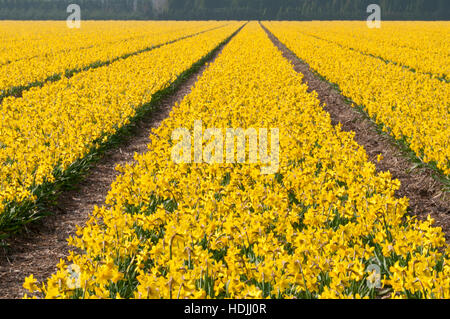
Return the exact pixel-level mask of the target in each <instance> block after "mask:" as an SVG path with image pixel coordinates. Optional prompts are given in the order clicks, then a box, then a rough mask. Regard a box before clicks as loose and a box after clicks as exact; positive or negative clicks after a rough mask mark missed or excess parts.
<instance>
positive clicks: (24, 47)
mask: <svg viewBox="0 0 450 319" xmlns="http://www.w3.org/2000/svg"><path fill="white" fill-rule="evenodd" d="M23 24H25V25H29V24H33V22H23ZM34 24H36V22H34ZM41 24H42V25H44V26H46V28H45V29H44V30H46V31H47V32H42V33H41V32H39V29H38V30H36V29H34V28H33V29H31V30H32V31H28V32H24V33H19V34H17V37H12V38H9V39H8V40H5V41H3V42H2V44H3V43H4V48H3V50H2V51H0V61H3V63H1V62H0V95H2V94H5V93H6V92H8V91H9V90H11V89H12V88H14V87H21V86H27V85H29V84H31V83H34V82H41V81H44V80H46V79H48V78H50V77H52V76H54V75H58V74H59V75H61V74H62V75H64V74H65V72H66V71H71V70H78V69H83V68H85V67H87V66H89V65H92V64H95V63H98V62H107V61H110V60H113V59H115V58H118V57H121V56H124V55H126V54H130V53H133V52H137V51H140V50H143V49H146V48H150V47H152V46H156V45H159V44H163V43H166V42H170V41H173V40H176V39H179V38H182V37H185V36H188V35H191V34H195V33H198V32H201V31H205V30H209V29H213V28H217V27H220V26H223V25H225V24H227V23H226V22H218V21H209V22H205V21H204V22H173V21H171V22H159V23H158V22H120V23H119V22H115V23H114V22H98V21H95V22H85V23H83V26H82V28H80V29H79V30H78V29H69V28H67V26H66V25H65V21H60V22H50V26H49V25H48V23H46V22H41ZM41 24H38V25H37V26H39V25H41ZM16 25H17V22H2V23H1V26H2V28H6V29H7V30H9V29H11V30H14V28H15V27H16ZM37 26H36V27H37ZM30 38H31V40H30ZM30 42H31V43H30ZM8 61H10V62H9V63H8Z"/></svg>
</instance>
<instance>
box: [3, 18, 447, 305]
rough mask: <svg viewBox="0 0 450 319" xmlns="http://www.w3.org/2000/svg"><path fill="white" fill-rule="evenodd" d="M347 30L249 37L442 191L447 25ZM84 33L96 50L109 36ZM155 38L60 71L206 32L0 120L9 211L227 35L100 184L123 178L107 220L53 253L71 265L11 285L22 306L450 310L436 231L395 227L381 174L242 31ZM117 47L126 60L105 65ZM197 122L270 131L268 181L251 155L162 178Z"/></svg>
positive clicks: (84, 76) (323, 27)
mask: <svg viewBox="0 0 450 319" xmlns="http://www.w3.org/2000/svg"><path fill="white" fill-rule="evenodd" d="M149 23H150V22H149ZM359 23H360V25H358V23H357V22H351V23H350V22H348V23H347V22H345V23H344V22H329V23H328V22H307V23H306V22H305V23H300V22H263V25H264V26H266V27H267V28H268V29H269V30H270V31H271V32H273V34H274V35H275V36H276V37H278V39H279V40H280V41H281V42H282V43H284V44H285V45H286V46H287V47H288V48H289V49H291V50H292V51H293V52H294V53H295V54H296V55H297V56H298V57H299V58H301V59H302V60H304V61H305V62H307V63H308V64H309V65H310V66H311V68H312V69H314V70H315V71H317V73H319V74H320V75H322V76H323V77H325V78H326V79H327V80H328V81H330V82H332V83H335V84H337V85H339V87H340V89H341V90H342V94H343V95H345V96H347V97H348V98H350V99H352V100H353V101H354V102H355V103H357V104H358V105H362V106H364V107H365V108H366V109H367V112H368V113H369V114H370V115H371V116H373V117H374V118H375V119H376V121H377V122H378V123H382V124H383V125H385V129H386V131H387V132H389V133H390V134H392V135H393V136H394V137H395V138H398V139H405V141H406V142H407V143H408V144H409V145H410V147H411V149H412V150H414V151H415V152H416V154H417V156H419V157H421V158H422V159H423V160H424V161H425V162H435V163H436V166H437V167H438V168H439V169H440V170H442V171H443V172H445V174H447V175H448V174H449V173H450V166H449V159H450V147H449V137H450V125H449V123H450V122H449V115H450V113H449V96H450V91H449V89H448V85H449V84H448V82H447V79H448V77H447V76H448V75H449V70H448V65H449V64H448V63H447V62H446V61H448V54H447V55H443V53H442V51H441V50H446V52H448V48H449V47H448V44H449V43H448V40H446V41H442V39H441V37H442V35H448V31H449V30H448V29H449V27H450V25H449V24H448V23H441V24H438V23H431V24H427V23H423V25H421V26H420V27H418V26H417V25H414V26H413V25H409V24H408V23H406V22H405V23H403V22H395V23H394V22H392V25H391V24H388V23H387V24H386V31H379V32H380V34H378V33H376V32H377V31H373V34H372V30H363V29H362V25H363V23H362V22H359ZM99 24H100V27H101V28H105V29H106V32H113V33H115V29H114V28H116V27H117V28H118V26H115V25H114V24H111V29H108V27H107V23H106V22H105V23H103V22H102V23H100V22H99ZM154 24H155V26H156V29H153V31H152V32H150V31H148V30H147V31H141V30H143V29H146V27H145V25H141V24H139V23H138V24H136V25H132V26H129V27H127V28H124V29H123V30H119V31H118V33H115V35H114V38H113V40H111V41H110V42H108V43H105V42H104V41H102V40H101V39H99V38H97V37H96V36H94V35H93V34H90V33H89V30H86V31H83V32H87V34H86V35H85V36H86V38H87V39H89V41H90V42H89V41H88V42H89V43H86V44H84V43H82V41H81V40H80V41H79V42H77V41H75V43H76V48H78V49H74V48H71V49H68V50H70V52H72V51H73V52H74V53H73V54H76V53H75V51H76V50H84V49H83V48H84V47H85V46H89V44H91V45H92V46H93V48H94V47H95V48H96V49H93V50H94V51H92V54H90V55H89V56H88V55H86V57H84V56H82V57H81V58H80V62H76V63H81V64H82V65H88V64H89V63H92V62H93V61H95V60H98V59H110V58H111V54H112V55H115V56H117V55H121V54H123V53H125V52H130V51H133V50H134V51H138V50H140V49H142V48H145V47H149V43H151V44H156V43H164V42H168V41H169V40H170V39H177V38H181V37H183V35H184V36H185V35H188V34H196V33H199V32H200V31H202V30H203V31H205V32H203V33H200V34H196V35H194V36H192V37H188V38H186V39H182V40H179V41H176V42H174V43H171V44H166V45H163V46H161V47H159V48H157V49H153V50H150V51H148V52H142V53H139V54H136V55H133V56H131V57H128V58H126V59H123V60H122V59H120V60H117V61H115V62H113V63H111V64H108V65H104V66H101V67H98V68H92V69H89V70H86V71H83V72H79V73H77V74H75V75H74V76H72V77H70V78H64V77H63V78H61V79H60V80H57V81H55V82H52V83H46V84H44V85H43V86H42V87H36V88H31V89H29V90H25V91H24V92H23V96H22V97H6V98H5V99H4V100H3V101H2V103H1V104H0V110H1V115H2V122H1V126H0V146H1V147H0V162H3V163H4V164H3V165H2V166H0V167H1V171H0V187H1V188H0V202H3V206H1V207H0V211H2V210H5V209H6V208H8V207H10V206H9V205H10V203H12V202H15V203H17V202H20V201H24V200H36V198H34V197H33V196H34V194H33V191H32V190H33V187H35V186H36V185H39V184H42V183H44V182H46V181H50V182H51V181H52V180H53V178H54V177H52V176H53V175H52V172H53V171H54V168H55V167H61V169H63V170H64V169H68V168H70V165H71V164H72V163H73V162H74V161H76V160H77V159H80V158H83V156H85V155H86V154H87V153H88V151H89V150H90V149H91V148H92V147H95V146H96V145H97V144H98V143H100V142H101V141H102V139H104V138H107V137H108V136H109V135H111V134H114V132H115V131H116V130H117V129H118V128H119V127H121V126H123V125H126V124H127V121H129V119H130V118H131V117H133V116H134V115H135V113H136V110H137V109H138V108H139V107H140V106H141V105H143V104H145V103H147V102H148V101H149V100H151V97H152V95H153V94H155V92H157V91H159V90H161V89H163V88H164V87H167V86H168V85H169V84H170V83H171V82H173V81H175V79H176V78H177V77H178V76H179V75H180V74H181V73H182V72H183V71H185V70H187V69H189V68H190V67H191V65H192V64H194V63H195V62H196V61H198V60H200V59H201V58H202V57H204V56H205V55H207V54H208V53H209V52H211V51H212V50H213V49H214V48H216V47H217V46H218V45H219V44H220V43H223V42H224V41H225V40H226V39H228V38H229V37H230V36H231V35H232V34H235V35H234V37H233V38H232V39H231V41H230V42H228V43H227V44H226V45H225V46H224V47H223V50H222V51H221V52H220V54H219V55H218V57H217V58H216V59H215V60H214V62H212V63H210V64H208V67H207V68H206V70H205V71H204V72H203V74H202V75H201V77H199V78H198V80H197V82H196V84H195V86H194V87H193V88H192V91H191V92H190V93H189V94H187V95H186V96H185V97H184V99H183V100H182V101H181V102H180V103H179V104H177V105H176V106H175V107H174V108H173V109H172V111H171V113H170V115H169V116H168V117H167V118H166V119H165V120H164V121H163V122H162V123H161V125H160V126H159V127H158V128H155V129H153V134H152V136H151V139H150V143H149V145H148V151H147V152H146V153H144V154H142V155H136V156H135V160H136V161H135V163H130V164H127V165H123V166H118V167H117V170H118V171H119V172H121V173H122V174H121V175H119V176H118V177H117V179H116V180H115V181H114V182H113V184H112V189H111V191H110V192H109V194H108V196H107V199H106V205H105V206H102V207H96V208H95V209H94V211H93V212H92V214H91V216H90V219H89V221H88V222H87V224H86V225H85V226H83V227H79V228H78V231H77V236H75V237H71V238H70V239H69V244H70V245H72V246H74V247H75V250H74V251H73V252H71V253H70V255H69V256H68V258H67V260H61V261H60V263H59V264H58V265H57V267H58V271H57V272H56V273H55V274H54V275H52V276H51V277H50V278H48V279H47V280H45V281H44V282H38V281H37V280H36V279H35V277H34V276H33V275H30V276H28V277H27V278H26V279H25V282H24V284H23V286H24V287H25V288H26V289H27V290H28V291H29V295H28V296H26V297H30V296H40V297H46V298H138V299H140V298H142V299H145V298H151V299H159V298H450V248H449V246H448V244H447V243H446V241H445V237H444V233H443V232H442V229H440V228H439V227H435V226H433V220H432V219H431V218H429V219H427V220H418V219H417V218H415V217H411V216H410V215H409V214H408V212H407V209H408V198H399V197H397V196H396V195H395V192H396V191H397V190H398V189H399V187H400V182H399V181H398V180H396V179H393V178H392V176H391V174H390V172H389V171H387V172H377V170H376V168H375V165H374V164H373V163H371V162H369V160H368V156H367V154H366V151H365V150H364V148H363V147H361V146H360V145H358V144H357V143H356V142H355V141H354V139H353V138H354V133H352V132H344V131H343V130H341V127H340V125H337V126H333V125H332V122H331V119H330V115H329V114H328V113H327V112H326V111H325V110H324V109H323V108H322V105H321V104H320V102H319V99H318V96H317V93H316V92H312V93H309V91H308V87H307V85H306V84H303V83H302V79H303V75H302V74H301V73H297V72H296V71H294V69H293V66H292V64H291V63H290V62H288V60H286V59H285V58H284V57H283V55H282V52H281V51H279V50H278V49H277V48H276V47H275V46H274V44H273V43H272V42H271V41H270V39H269V37H268V36H267V34H266V33H265V31H264V30H263V28H262V27H261V26H260V25H259V24H258V23H257V22H249V23H247V24H246V25H245V26H244V27H243V29H240V31H239V32H238V33H235V32H236V31H237V30H238V29H239V27H241V26H242V25H243V24H244V23H238V22H228V23H223V22H221V23H219V22H214V23H213V22H207V23H206V22H204V23H198V22H196V23H192V24H190V23H188V22H183V25H178V24H174V25H171V24H170V23H169V22H167V23H166V22H164V23H161V24H160V23H154ZM184 24H185V25H187V26H188V28H186V27H185V25H184ZM347 24H350V25H353V24H355V25H356V27H355V28H353V27H349V26H348V25H347ZM397 25H398V26H399V27H400V28H403V29H399V28H397ZM6 27H9V25H8V24H6ZM1 28H5V26H4V25H2V24H1V23H0V29H1ZM23 28H24V30H25V29H26V28H25V27H23ZM47 28H48V29H47ZM416 28H418V29H425V30H428V31H429V34H431V36H430V43H429V45H428V46H421V44H420V43H419V41H420V40H418V39H419V38H420V36H421V34H420V32H419V31H418V33H415V35H414V34H413V35H411V37H410V38H406V39H405V38H401V39H399V40H398V41H397V39H394V37H398V34H397V32H400V33H401V30H404V29H408V30H409V29H410V30H412V31H411V32H413V31H414V30H416ZM182 30H186V31H182ZM349 30H351V31H349ZM381 30H384V29H381ZM24 32H25V31H24ZM122 32H123V33H122ZM183 32H184V33H183ZM57 33H58V31H57V30H56V29H54V28H53V27H51V26H46V29H43V31H42V34H33V33H32V34H30V35H27V36H30V37H35V38H36V41H40V40H39V39H40V37H44V38H45V39H52V38H54V37H55V36H56V35H55V34H57ZM128 33H132V34H135V35H136V37H137V38H136V41H135V42H133V41H134V40H133V41H131V40H127V36H128ZM139 34H141V35H142V38H139ZM2 37H3V38H4V39H5V40H6V41H7V42H8V43H9V45H10V48H8V49H5V50H4V51H2V53H0V56H2V58H1V59H2V60H0V61H3V64H4V65H3V66H2V67H8V65H10V66H11V67H13V66H12V65H15V63H16V62H17V63H19V62H20V61H23V60H20V57H19V56H17V57H18V59H16V61H15V62H14V61H12V59H11V57H10V56H9V57H8V53H7V52H12V51H13V50H14V49H13V47H15V46H17V47H20V45H23V41H22V39H20V38H15V37H14V36H13V35H10V34H8V33H6V35H2ZM67 37H68V38H71V37H75V39H78V38H77V36H74V35H67ZM390 37H391V38H390ZM416 37H417V38H416ZM355 38H357V39H358V40H359V39H361V40H362V41H361V42H360V43H359V42H357V41H355ZM149 39H150V40H149ZM116 41H117V42H116ZM128 41H131V42H132V43H133V44H131V42H130V43H128ZM122 42H124V43H125V42H126V43H128V44H130V45H131V46H132V47H128V46H127V45H125V44H124V47H123V48H122V49H120V50H121V51H120V50H119V49H117V48H112V47H113V46H114V45H117V43H122ZM373 43H376V45H373V47H374V49H373V50H372V44H373ZM442 43H444V44H442ZM438 45H439V46H440V47H438ZM376 46H379V47H376ZM109 47H111V51H108V50H109V49H107V48H109ZM375 47H376V48H375ZM65 48H66V47H65V44H64V43H61V44H60V45H59V46H58V47H57V48H48V47H46V46H45V45H42V47H39V48H37V49H36V51H29V52H23V59H24V60H26V59H33V57H34V56H35V55H39V56H42V57H43V56H46V55H52V54H53V55H59V54H62V53H61V52H62V50H66V49H65ZM102 48H103V49H102ZM8 50H9V51H8ZM33 50H34V49H33ZM102 50H103V51H102ZM119 51H120V52H119ZM44 52H47V53H44ZM86 52H87V51H86ZM89 52H91V51H89ZM70 54H72V53H70ZM3 55H5V56H3ZM62 55H63V54H62ZM418 55H420V56H421V57H422V58H418ZM65 59H66V58H64V59H62V60H61V61H60V62H61V64H60V65H58V66H54V67H53V66H50V68H49V70H50V69H51V70H50V73H51V72H53V73H55V72H63V71H64V69H67V68H74V67H78V65H77V66H75V65H72V64H70V63H72V62H71V61H69V60H71V58H69V59H68V60H67V61H66V60H65ZM446 59H447V60H446ZM388 60H392V61H395V62H396V63H390V62H388ZM20 63H21V62H20ZM44 64H45V63H44ZM45 65H47V64H45ZM406 66H407V67H406ZM411 68H414V69H415V71H414V72H413V71H412V70H411ZM46 72H47V71H44V70H42V74H41V75H39V76H41V78H44V77H45V76H48V74H50V73H46ZM0 76H2V77H3V76H4V74H3V72H2V73H1V75H0ZM32 76H33V79H35V78H38V75H36V77H35V75H32ZM29 79H31V77H30V78H29ZM9 80H11V81H12V79H8V81H9ZM2 81H3V80H2ZM28 81H31V80H28ZM8 83H9V84H8ZM11 83H12V84H11ZM15 83H16V82H14V83H13V82H2V85H3V86H4V87H9V86H11V85H15ZM17 83H19V82H17ZM19 84H20V83H19ZM21 85H23V83H22V84H21ZM199 120H200V121H201V122H202V127H201V129H202V132H203V133H206V131H207V129H213V128H219V131H222V132H223V133H225V128H230V127H231V128H243V129H251V128H266V129H270V128H278V129H279V147H280V149H279V165H278V170H277V172H276V173H274V174H261V168H262V167H263V163H262V157H263V155H262V154H259V159H260V161H259V162H257V163H252V164H247V163H239V162H237V163H228V162H227V163H225V162H215V163H204V162H200V161H194V162H185V163H176V162H175V161H173V160H172V156H171V154H172V149H173V147H174V145H175V144H176V141H175V140H174V139H173V132H174V131H175V130H177V129H178V128H180V127H182V128H185V129H187V130H188V131H192V130H194V131H195V126H196V125H197V124H196V123H198V121H199ZM207 142H208V141H206V140H203V142H202V143H203V144H202V145H203V146H205V147H207V145H208V143H207ZM194 143H195V141H194ZM272 143H273V141H271V146H272ZM249 144H250V143H249ZM222 147H223V145H222ZM249 149H250V145H247V150H249ZM216 151H217V149H216ZM222 151H223V150H222ZM193 155H194V157H195V156H196V155H195V152H193ZM0 216H1V213H0Z"/></svg>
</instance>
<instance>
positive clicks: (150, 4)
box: [0, 0, 450, 20]
mask: <svg viewBox="0 0 450 319" xmlns="http://www.w3.org/2000/svg"><path fill="white" fill-rule="evenodd" d="M71 3H76V4H79V5H80V7H81V9H82V18H83V19H178V20H206V19H216V20H221V19H234V20H342V19H345V20H363V19H365V18H366V17H367V16H368V13H367V12H366V8H367V6H368V5H369V4H371V3H377V4H379V5H380V6H381V9H382V18H383V19H384V20H449V18H450V0H0V19H65V18H66V17H67V16H68V14H67V13H66V8H67V6H68V4H71Z"/></svg>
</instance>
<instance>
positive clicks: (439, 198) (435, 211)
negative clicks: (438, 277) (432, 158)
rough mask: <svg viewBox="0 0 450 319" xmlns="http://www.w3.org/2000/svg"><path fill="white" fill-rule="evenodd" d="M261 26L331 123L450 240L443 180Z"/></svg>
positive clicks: (415, 212)
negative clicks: (411, 157)
mask: <svg viewBox="0 0 450 319" xmlns="http://www.w3.org/2000/svg"><path fill="white" fill-rule="evenodd" d="M260 25H261V27H262V28H263V29H264V30H265V31H266V33H267V35H268V36H269V38H270V40H272V42H273V44H274V45H275V46H276V47H277V48H278V49H279V50H280V51H281V52H282V53H283V56H284V57H285V58H286V59H287V60H289V61H290V62H291V63H292V64H293V67H294V70H295V71H297V72H299V73H302V74H303V76H304V77H303V83H305V84H306V85H308V88H309V89H308V92H312V91H316V92H317V94H318V99H319V100H320V102H321V104H322V106H323V108H324V109H325V111H327V112H328V113H329V114H330V116H331V121H332V123H333V125H337V124H338V123H341V125H342V130H343V131H347V132H349V131H353V132H355V141H356V142H357V143H358V144H359V145H361V146H363V147H364V149H365V151H366V153H367V155H368V157H369V160H370V161H371V162H372V163H374V164H375V165H376V168H377V171H379V172H381V171H390V172H391V175H392V177H393V178H395V179H398V180H399V181H400V182H401V186H400V189H399V190H398V191H397V193H396V195H397V196H399V197H404V196H405V197H408V198H409V206H410V213H411V214H412V215H415V216H417V217H418V218H419V219H422V220H423V219H426V218H427V216H428V214H429V215H430V216H431V217H432V218H434V219H435V226H437V227H441V228H442V230H443V232H444V233H445V236H446V240H447V242H450V194H449V193H448V192H445V191H444V189H445V188H444V185H443V184H442V183H440V182H439V181H437V180H436V179H434V178H433V171H432V170H431V169H430V168H425V167H416V166H417V165H415V164H414V163H412V162H411V161H410V160H409V159H408V158H407V156H405V155H404V154H403V153H402V151H401V150H400V148H399V147H398V146H397V145H395V143H393V141H392V139H391V138H390V137H387V136H383V135H382V134H380V133H378V131H377V128H376V125H375V124H374V123H373V122H372V121H371V120H370V119H369V118H367V117H366V116H364V115H363V114H361V113H360V112H358V111H357V110H355V109H354V108H353V107H352V106H351V105H349V104H347V103H346V101H345V98H344V97H343V96H342V95H341V94H340V92H338V91H337V90H336V89H335V88H333V87H332V86H331V85H330V84H329V83H327V82H325V81H323V80H321V79H319V77H317V76H316V75H315V74H314V72H313V71H312V70H311V68H310V67H309V65H308V64H306V63H304V62H303V61H302V60H300V59H299V58H298V57H297V56H296V55H295V54H294V53H293V52H292V51H290V50H289V49H288V48H287V47H286V46H285V45H284V44H283V43H281V42H280V41H279V40H278V39H277V38H276V37H275V36H274V35H273V34H272V33H271V32H270V31H269V30H268V29H267V28H266V27H265V26H264V25H263V24H260ZM379 154H382V156H383V157H384V159H382V160H381V161H380V162H378V161H377V157H378V155H379Z"/></svg>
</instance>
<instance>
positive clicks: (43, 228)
mask: <svg viewBox="0 0 450 319" xmlns="http://www.w3.org/2000/svg"><path fill="white" fill-rule="evenodd" d="M222 49H223V46H222V48H220V50H218V51H217V52H216V53H215V54H214V55H213V56H212V58H211V59H210V60H209V61H208V62H213V61H214V60H215V59H216V57H217V56H218V55H219V53H220V52H221V51H222ZM206 68H207V65H206V64H205V65H203V66H202V67H201V68H200V69H199V70H198V71H197V72H195V73H194V74H192V75H191V76H190V77H189V78H188V79H187V80H186V81H185V82H184V83H183V84H181V86H180V87H179V88H178V89H177V90H176V92H174V93H173V94H171V95H170V96H167V97H166V98H164V99H163V100H161V101H160V102H159V103H158V105H157V106H156V107H155V110H154V111H152V112H150V113H149V114H148V115H147V116H146V117H145V118H144V119H142V120H141V121H140V122H139V123H138V125H137V129H136V134H135V135H134V136H133V137H130V138H128V139H127V141H126V142H125V143H124V144H122V145H121V146H120V147H119V148H116V149H113V150H111V151H109V152H107V154H105V156H104V158H102V159H101V160H100V161H99V162H98V163H97V164H96V165H94V167H93V168H92V169H90V171H89V172H88V174H87V176H86V177H85V179H84V180H83V181H82V182H81V183H80V184H79V187H78V189H76V190H70V191H65V192H64V193H63V194H62V195H61V196H60V198H59V201H58V205H57V206H58V208H55V211H54V212H53V214H52V215H51V216H49V217H46V218H45V219H43V220H41V221H40V222H38V223H36V224H34V225H32V226H29V227H28V228H27V229H26V232H25V233H22V234H21V235H18V236H16V237H14V238H11V239H9V240H8V246H9V248H8V249H0V299H13V298H21V297H22V296H23V294H24V293H26V291H25V289H24V288H23V287H22V284H23V282H24V278H25V277H27V276H29V275H30V274H33V275H34V277H35V278H36V279H37V280H38V281H40V282H42V281H44V280H45V279H46V278H48V277H49V276H51V275H52V274H53V273H55V271H56V265H57V264H58V263H59V260H60V259H65V257H66V256H68V253H69V250H70V247H69V246H68V244H67V238H69V237H70V236H75V233H76V227H77V226H81V227H82V226H83V225H84V224H85V223H86V222H87V220H88V219H89V216H90V213H91V212H92V210H93V208H94V206H95V205H97V206H99V207H100V206H102V205H103V204H104V202H105V198H106V195H107V194H108V192H109V190H110V188H111V183H112V182H113V181H114V180H115V178H116V176H117V175H118V174H119V173H118V172H117V171H116V170H115V167H116V165H118V164H121V165H122V166H123V165H124V164H126V163H130V162H133V161H134V154H135V153H138V154H142V153H145V152H146V151H147V145H148V144H149V142H150V135H151V129H152V128H155V127H158V126H159V125H160V123H161V122H162V121H163V120H164V119H165V118H166V117H167V116H168V115H169V113H170V111H171V109H172V107H173V106H174V105H175V103H177V102H181V100H182V99H183V98H184V97H185V96H186V95H187V94H189V93H190V92H191V89H192V87H193V86H194V84H195V83H196V82H197V79H198V78H199V77H200V76H201V75H202V73H203V71H204V70H205V69H206Z"/></svg>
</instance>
